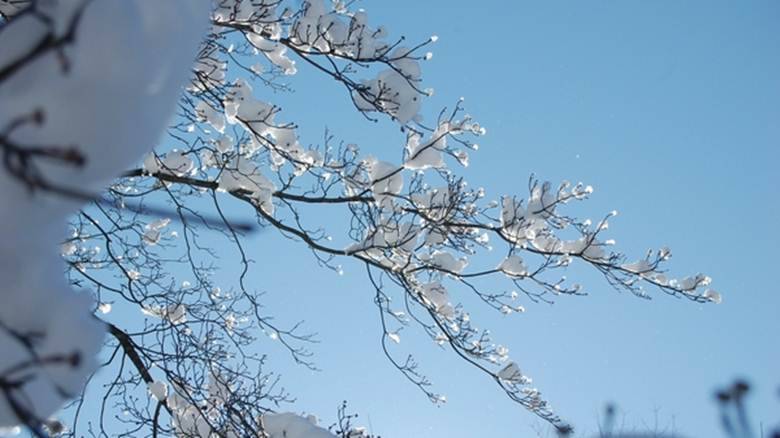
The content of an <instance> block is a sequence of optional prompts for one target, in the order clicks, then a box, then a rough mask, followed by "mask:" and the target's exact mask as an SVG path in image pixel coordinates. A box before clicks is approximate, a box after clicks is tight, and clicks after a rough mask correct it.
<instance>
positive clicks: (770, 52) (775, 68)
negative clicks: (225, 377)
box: [215, 0, 780, 438]
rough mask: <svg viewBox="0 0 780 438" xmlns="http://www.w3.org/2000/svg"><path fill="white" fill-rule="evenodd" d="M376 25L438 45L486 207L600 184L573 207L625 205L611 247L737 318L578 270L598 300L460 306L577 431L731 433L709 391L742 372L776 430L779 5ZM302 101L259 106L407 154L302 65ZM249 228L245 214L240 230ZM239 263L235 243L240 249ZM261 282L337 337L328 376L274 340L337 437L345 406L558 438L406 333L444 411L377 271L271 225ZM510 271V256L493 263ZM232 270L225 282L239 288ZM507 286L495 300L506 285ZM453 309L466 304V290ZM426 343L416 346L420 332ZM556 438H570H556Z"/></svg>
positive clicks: (392, 429) (309, 135)
mask: <svg viewBox="0 0 780 438" xmlns="http://www.w3.org/2000/svg"><path fill="white" fill-rule="evenodd" d="M359 6H361V7H364V8H366V9H367V10H368V12H369V16H370V19H371V23H372V24H373V25H376V24H387V26H388V28H389V30H390V31H391V34H392V35H406V36H407V37H408V38H409V39H410V40H411V41H422V40H425V39H426V38H428V36H430V35H431V34H437V35H439V37H440V40H439V42H438V43H437V44H436V45H434V47H433V49H432V50H433V51H434V54H435V56H434V58H433V59H432V60H431V61H428V62H426V63H425V65H424V79H425V86H431V87H434V88H435V89H436V94H435V96H434V97H433V98H431V99H428V100H427V101H426V102H425V105H424V110H423V111H424V113H425V114H426V115H427V118H428V119H429V120H431V119H433V118H434V117H435V115H436V114H437V113H438V110H439V109H440V108H441V107H442V106H445V105H452V104H453V103H454V102H455V101H456V99H457V98H458V97H460V96H464V97H465V98H466V107H467V109H468V111H469V112H470V113H471V114H473V115H474V116H475V117H476V118H477V119H478V120H479V121H481V122H482V123H483V125H484V126H486V127H487V129H488V136H486V137H485V138H483V139H481V141H480V144H481V146H482V148H481V149H480V151H479V152H478V153H475V154H472V165H471V166H470V167H469V168H468V169H465V170H463V171H462V173H463V174H464V175H465V176H466V177H467V178H468V180H469V181H470V182H471V183H472V184H473V185H480V186H484V187H485V188H486V189H487V192H488V196H489V197H492V198H496V199H497V198H498V197H499V196H500V195H502V194H521V195H522V194H524V193H525V192H526V185H527V180H528V177H529V175H530V174H531V173H532V172H533V173H536V174H537V175H538V176H539V177H540V178H542V179H549V180H551V181H554V182H558V181H560V180H561V179H569V180H572V181H579V180H581V181H585V182H586V183H588V184H592V185H593V186H595V188H596V192H595V194H594V195H593V197H592V199H591V200H590V201H588V202H586V203H582V204H576V205H572V206H571V207H570V208H569V209H568V211H569V212H571V213H576V214H578V215H580V216H583V217H593V218H598V217H601V216H602V215H603V214H604V213H606V212H608V211H610V210H612V209H617V210H619V211H620V216H618V217H617V218H616V219H614V220H613V221H612V223H611V225H612V227H611V229H610V232H609V235H610V236H611V237H614V238H615V239H616V240H617V241H618V245H619V247H620V248H621V249H623V250H624V251H625V252H627V253H629V254H633V255H635V256H636V257H641V256H642V255H643V254H644V252H645V251H646V250H647V249H648V248H651V247H653V248H658V247H660V246H663V245H668V246H670V247H671V248H672V250H673V253H674V257H673V258H672V264H671V267H672V271H671V273H672V274H674V275H678V276H683V275H688V274H692V273H696V272H704V273H707V274H709V275H711V276H712V277H713V278H714V284H713V285H714V287H715V288H717V289H718V290H720V291H721V292H722V293H723V296H724V300H723V304H721V305H719V306H716V305H699V304H693V303H690V302H688V301H684V300H679V299H675V298H672V297H669V296H666V295H659V294H654V297H655V299H653V300H652V301H643V300H640V299H637V298H635V297H633V296H630V295H628V294H625V293H623V294H621V293H617V292H615V291H614V290H612V289H611V288H610V287H609V286H608V285H607V284H606V282H605V281H604V280H603V279H602V278H600V276H599V275H597V274H596V273H595V272H592V271H591V270H588V269H585V268H576V267H575V268H572V269H571V270H570V272H569V273H568V276H569V277H570V278H572V279H575V278H576V279H577V280H579V281H580V282H582V283H584V284H585V285H586V286H587V290H588V291H589V292H590V295H589V296H587V297H563V298H561V299H559V300H558V301H557V302H556V304H554V305H552V306H550V305H544V304H538V305H534V304H530V303H524V304H526V307H527V310H528V311H527V312H526V313H525V314H522V315H513V316H510V317H503V316H502V315H499V314H496V313H493V312H488V311H487V309H484V308H482V307H480V306H479V305H478V303H475V302H474V300H473V299H470V298H468V297H463V298H464V300H465V301H466V302H467V303H469V304H470V305H471V307H472V309H473V315H474V319H475V320H478V321H481V324H480V326H486V327H490V328H492V329H493V332H494V335H495V338H496V340H497V341H500V342H502V343H504V344H506V345H507V346H509V347H510V351H511V356H512V357H513V358H514V359H515V360H517V362H518V363H519V364H520V366H521V368H522V369H523V370H524V371H525V372H526V373H527V374H529V375H530V376H532V377H533V378H534V381H535V384H536V385H537V386H538V387H539V388H540V389H541V390H542V391H543V393H544V394H545V395H546V396H547V398H548V399H550V400H551V401H552V403H553V405H554V407H555V408H556V409H557V411H558V412H559V413H560V414H561V415H562V416H563V417H565V418H566V419H567V420H569V421H570V422H571V423H572V424H574V425H575V426H576V427H577V430H578V435H581V436H589V435H590V434H592V433H595V432H596V431H597V429H598V422H599V420H600V418H601V416H602V413H603V408H604V405H605V404H606V403H609V402H614V403H616V404H617V405H618V406H619V416H618V422H619V423H623V424H625V426H626V427H627V428H628V429H633V428H636V429H637V430H645V429H651V430H652V429H655V428H656V426H657V427H658V429H660V430H667V431H675V432H678V433H681V434H683V435H685V436H691V437H717V436H722V434H721V432H720V431H719V428H718V422H717V411H716V406H715V404H714V402H713V398H712V393H713V391H714V390H715V389H716V388H717V387H719V386H721V385H725V384H727V383H730V382H731V381H732V379H734V378H735V377H745V378H747V379H749V380H750V381H751V382H752V383H754V386H755V387H756V389H755V391H754V393H753V395H752V398H751V401H750V408H751V412H752V417H753V420H754V421H755V424H756V427H757V428H758V424H759V422H764V424H766V427H767V428H769V426H774V425H777V424H778V422H780V397H778V393H777V392H778V386H780V342H779V341H778V336H779V335H780V318H778V312H779V311H780V290H778V286H777V271H778V268H777V255H776V252H777V248H778V244H780V233H779V232H778V220H779V219H780V214H778V213H779V210H778V204H777V201H778V195H779V194H780V190H778V189H779V188H780V186H779V185H778V182H777V179H776V169H777V167H778V164H779V163H780V153H779V152H778V147H780V123H779V122H780V103H779V102H780V2H777V1H765V2H758V1H756V2H747V1H744V2H737V1H713V0H709V1H649V0H648V1H629V0H624V1H587V2H586V1H580V2H562V1H547V2H525V1H497V0H483V1H479V2H476V1H444V0H435V1H434V0H428V1H419V0H418V1H414V0H394V1H379V0H374V1H364V2H361V3H359ZM299 70H300V73H299V75H297V76H296V77H294V78H291V79H290V83H291V85H292V86H293V87H294V88H295V89H296V90H297V91H296V92H295V93H293V94H287V95H273V94H272V93H271V92H270V91H268V90H263V89H262V87H258V88H259V89H258V90H257V94H258V97H260V98H262V99H266V100H269V101H272V102H274V103H277V104H279V105H281V106H282V107H283V112H282V113H281V114H280V115H279V117H278V118H279V119H280V120H283V121H295V122H297V123H298V124H299V125H300V126H301V128H300V134H301V141H302V142H303V143H304V144H314V143H318V142H320V141H321V139H322V136H323V132H324V130H325V128H326V127H327V128H328V129H330V131H331V132H332V133H333V134H335V135H336V136H337V138H338V139H341V140H344V141H345V142H354V143H357V144H359V145H361V147H362V148H363V149H364V151H366V152H370V153H372V154H374V155H376V156H378V157H379V158H380V159H385V160H388V161H396V162H397V161H398V159H399V158H400V156H401V148H402V146H403V138H404V137H403V134H401V133H400V132H398V127H397V125H395V124H393V123H392V122H389V121H383V122H380V123H371V122H368V121H366V120H365V119H364V118H363V117H362V116H360V115H359V114H358V113H357V112H356V111H355V110H354V108H352V107H351V106H350V104H349V99H348V98H347V96H345V95H344V93H343V89H342V88H341V87H339V86H338V84H337V83H335V82H334V81H332V80H328V79H327V78H323V77H322V76H321V75H320V74H317V73H315V72H313V71H311V70H310V69H308V68H307V67H306V66H305V65H303V63H301V62H299ZM243 214H247V215H250V214H251V211H249V210H248V209H246V208H243V207H241V206H234V207H232V208H231V215H234V216H236V215H243ZM344 217H345V216H344V215H343V212H342V211H340V210H339V209H338V208H335V207H334V208H326V209H324V210H323V211H320V212H318V213H317V215H316V216H313V217H312V218H311V219H310V220H309V222H308V223H309V224H319V223H322V224H326V225H327V226H328V227H329V230H330V231H331V232H332V233H334V234H337V233H339V231H340V230H342V227H343V222H342V220H343V218H344ZM215 245H224V250H222V249H220V251H222V253H223V256H222V262H223V264H225V265H227V266H230V265H231V263H230V261H231V257H232V256H233V253H232V252H231V251H233V249H232V248H231V247H230V245H228V244H226V243H224V242H223V243H218V244H215ZM247 248H249V251H250V255H251V257H252V258H253V259H254V260H255V261H256V263H255V264H254V265H253V266H252V273H251V275H250V277H249V279H250V282H251V284H252V285H253V286H254V287H256V288H258V289H261V290H264V291H266V292H267V295H265V304H266V306H267V310H268V312H269V313H272V314H275V315H276V316H277V319H278V322H279V323H280V324H281V325H284V323H285V322H286V323H288V324H290V323H293V322H295V321H297V320H299V319H303V320H306V321H307V324H306V326H307V327H309V328H311V329H312V330H315V331H317V332H318V333H319V336H318V337H319V339H320V340H321V341H322V342H321V343H320V344H317V345H314V346H313V347H312V349H313V351H314V352H315V354H316V361H317V364H318V366H319V367H320V368H321V369H322V371H320V372H310V371H308V370H306V369H305V368H302V367H298V366H296V365H294V364H293V363H292V361H291V360H289V357H288V356H287V355H285V353H284V350H283V349H282V348H281V347H280V346H278V345H275V343H274V341H272V340H270V339H263V340H261V342H260V343H259V345H258V349H259V351H262V352H265V353H268V354H270V355H271V356H272V359H271V361H270V363H269V368H270V369H274V370H276V371H279V372H280V373H281V374H282V375H283V378H284V380H283V381H284V383H285V386H286V387H287V389H288V390H290V392H291V393H292V394H294V395H295V396H296V397H297V398H298V401H297V403H296V404H295V405H293V406H292V407H290V409H292V410H298V411H307V412H314V413H317V414H319V415H320V416H322V417H323V421H324V422H325V423H326V424H328V421H330V420H331V419H332V418H333V417H334V416H335V410H336V407H337V406H338V404H339V403H340V402H341V400H348V401H349V402H350V405H351V408H352V409H353V410H354V411H358V412H359V413H360V414H361V417H360V420H359V422H360V423H362V424H364V425H366V426H370V428H371V430H372V431H373V432H375V433H380V434H381V435H382V436H384V437H388V438H392V437H396V438H400V437H403V438H418V437H421V438H422V437H448V438H467V437H468V438H471V437H507V438H508V437H530V436H535V433H536V432H535V431H537V430H540V431H542V435H543V436H547V435H546V433H547V431H546V429H545V426H544V424H542V423H541V422H539V421H538V420H536V419H535V417H534V416H533V415H531V414H529V413H527V412H525V411H524V410H523V409H521V408H519V407H518V406H516V405H514V404H512V403H511V402H510V401H509V400H508V399H507V398H506V397H505V396H504V395H503V393H501V392H500V391H499V390H498V388H497V387H496V386H495V385H494V383H493V382H491V381H490V380H489V379H487V378H486V377H485V376H484V375H481V374H480V373H478V372H477V371H475V370H473V369H472V368H470V367H468V366H467V365H465V364H464V363H461V362H460V361H458V360H456V358H455V357H454V355H453V354H451V353H450V352H449V351H446V350H443V349H439V348H438V347H436V346H435V345H434V344H433V343H431V342H430V341H428V340H427V339H423V338H422V337H420V336H413V333H412V330H407V331H404V332H402V343H401V346H403V347H404V348H409V349H410V350H412V351H414V352H416V353H417V356H418V359H419V360H420V361H421V363H422V367H423V370H425V371H427V373H428V374H429V375H430V376H431V377H432V378H433V380H434V382H435V384H436V386H435V388H436V389H437V390H438V391H440V392H443V393H445V394H446V395H447V398H448V400H449V402H448V403H447V404H446V405H444V406H442V407H436V406H433V405H432V404H430V403H429V402H428V401H427V399H426V398H425V397H423V395H422V394H421V393H419V392H418V391H417V390H416V389H415V388H414V387H413V386H411V385H409V384H408V383H407V382H406V381H405V380H404V379H403V377H402V376H401V375H400V374H399V373H398V372H397V371H396V370H395V369H394V368H392V366H391V365H390V364H389V363H388V362H387V361H386V360H385V358H384V357H383V356H382V353H381V349H380V346H379V339H380V336H381V329H380V326H379V322H378V315H377V311H376V309H375V307H374V305H373V303H372V299H373V291H372V289H371V287H370V284H369V282H368V281H367V279H366V278H365V274H364V269H363V268H362V267H361V266H360V265H358V264H354V263H350V262H348V261H345V264H344V270H345V275H343V276H338V275H336V274H335V273H332V272H330V271H327V270H324V269H322V268H320V267H318V266H317V264H316V262H315V260H314V258H313V257H312V256H311V254H310V253H309V252H308V251H307V250H306V248H305V247H304V246H303V245H302V244H300V243H295V242H291V241H289V240H286V239H284V238H283V237H280V236H278V234H277V233H276V232H274V231H272V230H268V231H266V232H263V233H259V234H257V235H254V236H252V237H251V238H250V243H249V244H248V245H247ZM496 256H498V255H496ZM234 274H235V272H233V271H232V270H231V269H227V270H225V271H224V272H223V273H222V274H221V276H222V277H221V278H222V279H223V280H224V282H225V283H226V284H230V283H231V282H232V280H231V275H234ZM499 280H500V278H498V277H497V278H496V280H495V281H496V283H495V285H496V287H499V284H498V281H499ZM454 294H455V296H456V297H458V298H460V297H462V293H461V295H459V294H456V293H454ZM416 334H417V335H419V334H420V333H416ZM550 436H552V435H550Z"/></svg>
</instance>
